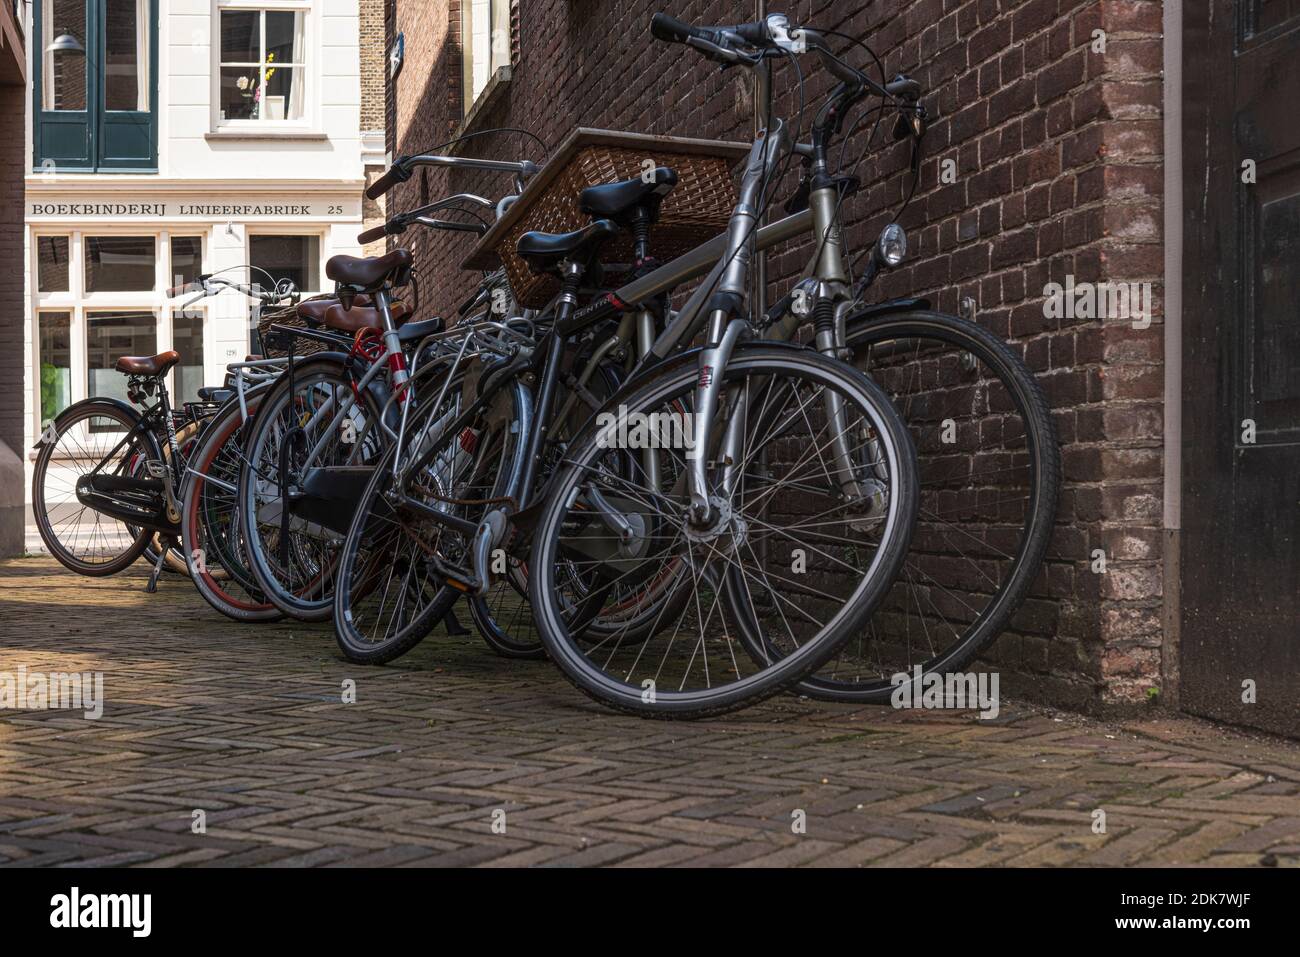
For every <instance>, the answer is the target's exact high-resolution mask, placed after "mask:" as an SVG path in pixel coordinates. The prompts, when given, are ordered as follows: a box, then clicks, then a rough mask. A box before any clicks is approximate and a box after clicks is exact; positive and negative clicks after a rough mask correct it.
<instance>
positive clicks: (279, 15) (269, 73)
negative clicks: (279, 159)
mask: <svg viewBox="0 0 1300 957" xmlns="http://www.w3.org/2000/svg"><path fill="white" fill-rule="evenodd" d="M220 15H221V61H220V66H219V68H218V69H219V71H220V82H219V86H220V104H221V105H220V109H221V120H222V122H228V121H231V120H258V121H270V122H274V121H282V120H301V119H302V118H303V117H304V115H305V114H304V108H303V92H304V86H305V82H304V81H305V78H306V70H305V68H304V67H305V64H304V60H303V57H304V56H305V54H306V43H305V41H304V38H303V29H304V20H305V13H304V11H302V10H257V9H248V8H246V7H238V8H229V9H223V10H221V11H220Z"/></svg>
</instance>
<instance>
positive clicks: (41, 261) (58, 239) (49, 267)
mask: <svg viewBox="0 0 1300 957" xmlns="http://www.w3.org/2000/svg"><path fill="white" fill-rule="evenodd" d="M36 262H37V268H36V273H37V275H36V288H37V289H38V290H40V291H41V292H67V291H68V237H67V236H38V237H37V238H36Z"/></svg>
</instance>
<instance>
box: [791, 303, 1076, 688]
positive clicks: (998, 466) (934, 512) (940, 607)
mask: <svg viewBox="0 0 1300 957" xmlns="http://www.w3.org/2000/svg"><path fill="white" fill-rule="evenodd" d="M848 325H849V328H848V341H849V345H850V347H851V348H852V349H853V353H854V364H855V365H856V366H857V367H858V368H859V369H861V370H863V371H864V372H866V373H867V374H868V375H870V376H871V377H872V378H873V379H874V380H875V381H876V382H878V383H880V385H881V386H882V387H883V388H884V389H885V391H886V392H888V393H889V395H890V397H891V398H892V399H893V401H894V405H895V407H896V408H897V409H898V410H899V412H900V413H901V414H902V416H903V419H904V421H905V422H906V423H907V425H908V428H909V430H910V432H911V433H912V437H913V440H914V443H915V445H916V449H917V477H918V481H919V482H920V494H921V498H920V506H919V509H920V510H919V513H918V516H917V525H916V533H915V534H914V536H913V538H912V547H911V550H910V551H909V553H908V556H907V559H906V561H905V563H904V566H903V569H902V571H901V573H900V574H899V576H898V579H897V580H896V581H895V583H894V585H893V587H892V588H891V589H890V592H889V594H888V595H887V596H886V597H885V600H884V601H883V602H882V603H881V607H880V609H879V611H878V612H877V613H876V615H875V616H873V618H872V620H871V622H870V623H869V625H868V627H867V628H866V629H864V630H863V631H862V632H861V633H860V634H858V635H856V636H854V637H853V638H852V639H851V640H850V641H849V642H847V643H845V644H844V645H843V646H842V647H841V648H840V650H839V651H838V652H837V653H836V655H835V656H834V658H832V659H831V660H830V661H828V662H827V663H826V664H825V665H824V666H823V667H822V668H821V669H820V670H819V671H818V672H817V674H816V675H814V676H813V677H811V678H809V679H808V680H807V681H804V682H802V683H801V684H800V685H799V691H800V692H801V693H804V694H807V695H810V696H812V697H816V698H821V699H824V700H831V701H848V702H854V703H858V704H887V703H888V702H889V700H890V697H891V695H892V694H893V691H894V689H895V688H896V687H897V684H898V682H899V680H901V679H899V678H898V677H897V676H899V675H906V676H908V678H909V679H912V678H914V677H915V675H916V670H917V669H918V668H919V669H920V671H921V673H922V674H925V673H930V672H936V673H940V674H942V673H949V672H952V671H955V670H957V669H960V668H963V667H965V666H966V665H968V664H969V663H970V662H971V661H973V660H974V659H975V658H976V656H977V655H978V654H979V653H980V652H981V651H983V650H984V649H985V648H988V647H989V646H990V645H991V644H992V643H993V642H994V641H995V640H996V639H997V637H998V635H1000V634H1001V633H1002V632H1003V631H1004V630H1005V629H1006V628H1007V627H1009V626H1012V625H1013V624H1014V614H1015V612H1016V610H1017V609H1018V608H1020V607H1021V605H1022V604H1023V603H1024V601H1025V599H1026V597H1027V596H1028V595H1029V594H1030V588H1031V586H1032V585H1033V582H1034V580H1035V578H1037V576H1038V574H1039V571H1040V569H1041V567H1042V563H1043V558H1044V555H1045V554H1046V551H1047V546H1048V541H1049V540H1050V538H1051V535H1052V527H1053V523H1054V521H1055V516H1056V504H1057V499H1058V496H1059V492H1060V484H1061V456H1060V447H1059V445H1058V443H1057V439H1056V431H1055V428H1054V426H1053V423H1052V416H1051V410H1050V409H1049V407H1048V405H1047V400H1046V398H1045V397H1044V396H1043V392H1042V389H1040V388H1039V386H1038V383H1037V382H1036V381H1035V379H1034V376H1033V373H1032V372H1031V371H1030V370H1029V369H1028V368H1027V367H1026V366H1025V364H1024V363H1023V362H1022V361H1021V360H1020V358H1019V356H1018V355H1017V354H1016V353H1015V351H1014V350H1013V349H1012V348H1011V347H1010V346H1008V345H1007V344H1006V343H1005V342H1003V341H1002V340H1001V339H999V338H998V337H997V336H995V335H994V334H993V333H991V332H989V331H988V330H987V329H984V328H982V327H981V326H978V325H975V324H974V323H971V322H968V321H966V320H965V319H961V318H959V317H957V316H951V315H947V314H944V313H938V312H928V311H914V312H906V313H899V314H894V315H885V316H880V317H877V318H869V319H867V320H865V321H862V322H854V321H853V320H852V319H850V320H849V324H848ZM1052 624H1053V623H1052V621H1051V619H1050V618H1044V616H1043V615H1034V616H1030V617H1029V619H1028V620H1026V621H1025V623H1024V627H1025V628H1026V629H1028V630H1030V631H1031V632H1032V631H1033V630H1034V629H1039V631H1038V632H1037V633H1040V634H1044V635H1045V636H1047V637H1050V635H1051V633H1052Z"/></svg>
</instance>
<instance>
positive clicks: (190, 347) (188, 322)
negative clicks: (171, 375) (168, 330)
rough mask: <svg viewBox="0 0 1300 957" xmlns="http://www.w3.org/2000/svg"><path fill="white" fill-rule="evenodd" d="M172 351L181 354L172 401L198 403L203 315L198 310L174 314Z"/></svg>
mask: <svg viewBox="0 0 1300 957" xmlns="http://www.w3.org/2000/svg"><path fill="white" fill-rule="evenodd" d="M172 348H173V349H175V350H176V351H177V352H179V353H180V354H181V361H180V364H179V365H177V366H176V373H175V383H176V386H175V388H174V389H173V390H172V401H173V402H174V403H176V404H177V405H179V404H180V403H182V402H196V401H198V398H199V386H201V385H203V312H202V310H197V309H174V310H172Z"/></svg>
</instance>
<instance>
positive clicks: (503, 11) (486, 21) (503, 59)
mask: <svg viewBox="0 0 1300 957" xmlns="http://www.w3.org/2000/svg"><path fill="white" fill-rule="evenodd" d="M460 49H461V82H460V88H461V94H462V97H463V103H462V107H463V109H464V113H465V115H466V116H468V115H469V113H470V111H471V110H472V109H473V108H474V101H475V100H477V99H478V97H479V94H481V93H482V92H483V91H484V90H485V89H487V85H488V81H489V80H491V79H492V77H493V75H494V74H495V73H496V72H497V70H500V69H501V68H502V67H509V66H510V0H461V5H460Z"/></svg>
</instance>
